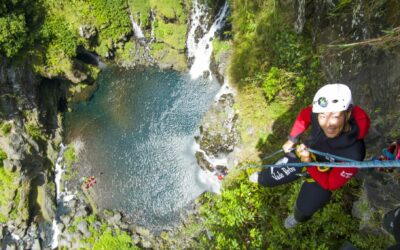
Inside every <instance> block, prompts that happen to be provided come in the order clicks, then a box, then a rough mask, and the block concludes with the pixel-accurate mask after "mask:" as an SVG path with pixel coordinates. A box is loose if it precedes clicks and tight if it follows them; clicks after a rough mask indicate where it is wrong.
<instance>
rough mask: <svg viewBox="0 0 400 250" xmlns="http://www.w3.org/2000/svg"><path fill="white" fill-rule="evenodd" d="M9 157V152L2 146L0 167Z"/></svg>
mask: <svg viewBox="0 0 400 250" xmlns="http://www.w3.org/2000/svg"><path fill="white" fill-rule="evenodd" d="M5 159H7V154H6V152H4V151H3V150H2V149H1V148H0V167H3V161H4V160H5Z"/></svg>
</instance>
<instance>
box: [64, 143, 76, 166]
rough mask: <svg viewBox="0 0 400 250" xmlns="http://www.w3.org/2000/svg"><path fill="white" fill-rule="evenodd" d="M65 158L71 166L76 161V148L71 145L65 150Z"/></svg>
mask: <svg viewBox="0 0 400 250" xmlns="http://www.w3.org/2000/svg"><path fill="white" fill-rule="evenodd" d="M64 160H65V163H66V164H67V167H68V168H71V166H72V163H74V162H76V160H77V158H76V154H75V148H74V147H73V146H72V145H70V146H68V148H67V149H66V150H65V152H64Z"/></svg>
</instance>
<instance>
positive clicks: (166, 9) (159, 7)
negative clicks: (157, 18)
mask: <svg viewBox="0 0 400 250" xmlns="http://www.w3.org/2000/svg"><path fill="white" fill-rule="evenodd" d="M184 3H185V1H176V0H150V5H151V8H152V9H155V10H156V11H157V12H158V13H159V14H160V15H161V16H163V17H165V18H166V19H168V20H171V21H175V22H178V23H180V24H185V23H186V21H187V15H186V11H185V9H184V6H185V5H184Z"/></svg>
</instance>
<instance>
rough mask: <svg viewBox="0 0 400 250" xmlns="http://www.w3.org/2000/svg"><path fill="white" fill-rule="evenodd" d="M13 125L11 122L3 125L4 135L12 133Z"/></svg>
mask: <svg viewBox="0 0 400 250" xmlns="http://www.w3.org/2000/svg"><path fill="white" fill-rule="evenodd" d="M11 129H12V125H11V123H9V122H5V123H3V124H2V125H1V131H2V132H3V135H8V134H9V133H10V132H11Z"/></svg>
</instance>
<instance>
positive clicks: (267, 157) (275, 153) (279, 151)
mask: <svg viewBox="0 0 400 250" xmlns="http://www.w3.org/2000/svg"><path fill="white" fill-rule="evenodd" d="M281 152H283V149H279V150H277V151H275V152H273V153H272V154H270V155H267V156H265V157H264V158H262V159H261V160H262V161H263V160H266V159H269V158H271V157H272V156H275V155H277V154H279V153H281Z"/></svg>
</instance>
